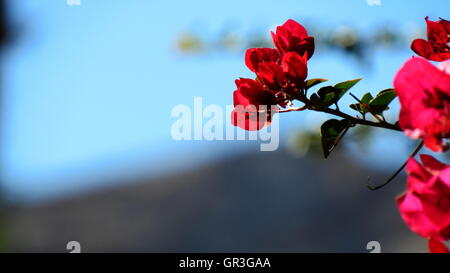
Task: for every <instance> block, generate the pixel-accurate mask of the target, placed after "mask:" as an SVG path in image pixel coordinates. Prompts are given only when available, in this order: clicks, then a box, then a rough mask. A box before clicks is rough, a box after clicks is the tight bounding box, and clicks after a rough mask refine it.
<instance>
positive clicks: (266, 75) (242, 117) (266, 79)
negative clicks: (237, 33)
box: [231, 20, 314, 131]
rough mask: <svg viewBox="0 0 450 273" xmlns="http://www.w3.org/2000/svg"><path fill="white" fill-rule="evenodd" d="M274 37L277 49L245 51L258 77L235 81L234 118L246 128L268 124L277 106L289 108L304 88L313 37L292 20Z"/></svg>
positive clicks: (255, 127)
mask: <svg viewBox="0 0 450 273" xmlns="http://www.w3.org/2000/svg"><path fill="white" fill-rule="evenodd" d="M272 38H273V42H274V44H275V46H276V48H274V49H273V48H251V49H248V50H247V52H246V54H245V64H246V65H247V67H248V68H249V69H250V70H251V71H253V72H254V73H255V74H256V79H255V80H253V79H246V78H240V79H238V80H236V86H237V90H236V91H234V94H233V102H234V106H235V109H234V110H233V112H232V117H231V120H232V123H233V124H234V125H235V126H239V127H240V128H243V129H245V130H252V131H253V130H259V129H261V128H263V127H265V126H268V125H269V124H270V121H271V118H272V115H273V114H275V113H276V112H277V111H278V110H279V107H278V106H281V107H283V108H284V107H286V105H287V103H288V102H289V101H290V100H291V98H293V97H296V96H299V95H300V94H301V93H302V91H303V89H304V87H305V79H306V77H307V74H308V68H307V61H308V59H309V58H311V56H312V55H313V53H314V38H313V37H310V36H308V33H307V31H306V29H305V28H304V27H303V26H302V25H300V24H299V23H297V22H295V21H293V20H288V21H287V22H286V23H284V24H283V25H282V26H279V27H277V29H276V32H275V33H273V32H272ZM269 107H270V108H269Z"/></svg>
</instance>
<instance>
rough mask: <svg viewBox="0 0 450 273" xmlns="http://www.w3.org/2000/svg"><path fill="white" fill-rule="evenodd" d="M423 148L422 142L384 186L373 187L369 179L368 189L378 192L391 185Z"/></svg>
mask: <svg viewBox="0 0 450 273" xmlns="http://www.w3.org/2000/svg"><path fill="white" fill-rule="evenodd" d="M422 147H423V141H421V142H420V144H419V145H418V146H417V147H416V149H415V150H414V151H413V152H412V153H411V154H410V155H409V157H408V159H407V160H406V161H405V163H403V165H402V166H401V167H400V168H399V169H398V170H397V171H396V172H395V173H394V174H393V175H392V176H391V177H389V179H388V180H386V182H384V183H383V184H381V185H378V186H372V181H371V180H372V179H371V177H369V178H368V181H369V185H367V187H368V188H369V189H370V190H372V191H375V190H378V189H381V188H382V187H384V186H386V185H387V184H389V183H390V182H391V181H392V180H394V179H395V177H397V175H398V174H399V173H400V172H401V171H402V170H403V169H404V168H405V167H406V164H408V161H409V159H410V158H412V157H414V156H416V154H417V153H418V152H419V151H420V149H422Z"/></svg>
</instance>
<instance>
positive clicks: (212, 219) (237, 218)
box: [7, 151, 426, 252]
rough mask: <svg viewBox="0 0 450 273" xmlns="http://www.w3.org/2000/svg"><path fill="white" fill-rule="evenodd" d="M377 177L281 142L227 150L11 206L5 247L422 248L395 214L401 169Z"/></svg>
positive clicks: (348, 163) (92, 249) (143, 249)
mask: <svg viewBox="0 0 450 273" xmlns="http://www.w3.org/2000/svg"><path fill="white" fill-rule="evenodd" d="M368 175H374V177H375V178H379V179H383V178H385V176H386V175H388V174H378V175H377V174H375V173H374V172H373V171H372V170H367V169H364V168H362V167H361V166H359V165H358V164H355V163H354V162H351V161H349V160H348V159H347V158H345V157H343V156H342V155H339V154H337V153H336V154H334V155H333V156H332V157H331V158H330V159H329V160H326V161H325V160H322V159H319V158H303V159H294V158H292V157H291V156H290V155H288V154H287V153H284V152H281V151H280V152H275V153H255V154H248V155H245V156H239V157H236V158H229V159H226V160H224V161H222V162H221V163H218V164H214V165H210V166H204V167H201V168H198V169H196V170H193V171H191V172H187V173H184V174H182V175H174V176H168V177H166V178H163V179H158V180H157V181H152V180H149V181H146V180H145V179H143V180H142V181H140V182H139V181H137V183H134V184H127V185H126V186H123V187H116V188H114V189H110V190H105V191H101V192H97V193H93V194H89V195H84V196H79V197H74V198H71V199H70V200H65V201H57V202H54V203H48V204H44V205H40V206H36V207H24V208H14V209H11V210H9V214H8V229H7V231H8V233H9V237H10V238H12V239H11V240H10V242H9V243H10V244H9V251H42V252H46V251H56V252H66V250H65V246H66V243H67V242H68V241H72V240H76V241H79V242H80V243H81V245H82V251H83V252H97V251H102V252H103V251H106V252H122V251H125V252H367V250H366V244H367V242H369V241H372V240H376V241H379V242H380V243H381V250H382V251H384V252H397V251H402V252H417V251H426V250H425V246H426V243H425V240H422V239H421V238H419V237H417V236H416V235H415V234H413V233H411V232H410V231H409V230H408V228H407V227H406V226H405V225H404V224H403V222H402V221H401V219H400V217H399V215H398V213H397V210H396V207H395V201H394V198H395V196H396V195H397V194H399V193H400V192H401V191H402V188H403V186H404V178H402V177H400V178H398V180H396V181H395V182H394V183H393V184H391V185H389V186H388V187H386V188H385V189H382V190H380V191H376V192H371V191H369V190H368V189H367V187H366V183H367V176H368Z"/></svg>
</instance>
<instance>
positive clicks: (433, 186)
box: [397, 155, 450, 252]
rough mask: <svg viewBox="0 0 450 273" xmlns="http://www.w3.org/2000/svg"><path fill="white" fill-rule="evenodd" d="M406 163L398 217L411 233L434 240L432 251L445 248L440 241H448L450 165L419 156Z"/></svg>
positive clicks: (449, 225)
mask: <svg viewBox="0 0 450 273" xmlns="http://www.w3.org/2000/svg"><path fill="white" fill-rule="evenodd" d="M420 159H421V161H422V163H423V165H421V164H420V163H419V162H417V161H416V160H415V159H414V158H411V159H410V160H409V161H408V164H407V167H406V168H407V173H408V184H407V191H406V193H404V194H403V195H401V196H400V197H399V198H398V199H397V205H398V208H399V210H400V214H401V216H402V218H403V220H404V221H405V222H406V224H407V225H408V226H409V227H410V228H411V230H412V231H414V232H416V233H418V234H419V235H420V236H422V237H424V238H426V239H429V240H433V241H431V242H430V243H429V246H430V250H431V251H433V252H438V251H443V250H445V249H446V247H445V245H444V244H442V243H441V242H443V241H446V240H448V239H449V238H450V165H446V164H443V163H441V162H439V161H437V160H436V159H434V158H433V157H432V156H429V155H421V156H420Z"/></svg>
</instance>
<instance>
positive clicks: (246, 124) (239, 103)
mask: <svg viewBox="0 0 450 273" xmlns="http://www.w3.org/2000/svg"><path fill="white" fill-rule="evenodd" d="M236 86H237V90H236V91H234V93H233V102H234V106H235V108H234V110H233V112H232V113H231V123H232V124H233V125H234V126H239V127H240V128H242V129H245V130H249V131H255V130H260V129H262V128H264V127H267V126H269V125H270V123H271V120H272V115H273V114H275V113H276V111H277V110H278V108H276V107H272V106H274V105H277V104H278V103H279V102H280V99H278V98H277V94H276V93H274V92H271V91H269V90H267V89H265V88H264V86H263V85H262V84H261V83H260V82H258V81H255V80H252V79H245V78H240V79H238V80H236ZM272 110H273V111H272Z"/></svg>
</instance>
